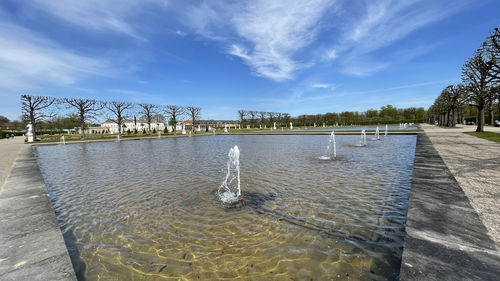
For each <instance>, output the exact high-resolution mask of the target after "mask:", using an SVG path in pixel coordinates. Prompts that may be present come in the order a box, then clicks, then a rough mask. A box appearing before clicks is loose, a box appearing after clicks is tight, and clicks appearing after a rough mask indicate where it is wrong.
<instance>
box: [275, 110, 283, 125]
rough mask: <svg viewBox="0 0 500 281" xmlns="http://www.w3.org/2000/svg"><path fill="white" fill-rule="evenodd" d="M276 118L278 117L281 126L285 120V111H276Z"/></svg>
mask: <svg viewBox="0 0 500 281" xmlns="http://www.w3.org/2000/svg"><path fill="white" fill-rule="evenodd" d="M276 118H277V119H278V126H279V127H281V125H282V121H283V113H281V112H278V113H276Z"/></svg>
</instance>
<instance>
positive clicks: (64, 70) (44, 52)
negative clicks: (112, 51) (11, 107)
mask: <svg viewBox="0 0 500 281" xmlns="http://www.w3.org/2000/svg"><path fill="white" fill-rule="evenodd" d="M0 34H2V36H1V37H0V49H1V50H2V52H0V88H4V89H10V90H16V91H20V90H25V89H27V88H34V87H37V86H41V85H65V86H67V85H71V84H74V83H76V82H77V81H78V80H80V79H84V78H85V77H89V76H95V75H111V74H112V73H113V71H112V69H111V68H110V67H109V65H108V64H107V63H106V62H105V61H103V60H98V59H94V58H89V57H86V56H82V55H78V54H75V53H72V52H70V51H68V50H66V49H65V48H63V47H61V46H59V45H57V44H56V43H54V42H52V41H50V40H48V39H46V38H44V37H43V36H41V35H39V34H37V33H34V32H32V31H29V30H27V29H25V28H22V27H19V26H17V25H14V24H10V23H6V22H0Z"/></svg>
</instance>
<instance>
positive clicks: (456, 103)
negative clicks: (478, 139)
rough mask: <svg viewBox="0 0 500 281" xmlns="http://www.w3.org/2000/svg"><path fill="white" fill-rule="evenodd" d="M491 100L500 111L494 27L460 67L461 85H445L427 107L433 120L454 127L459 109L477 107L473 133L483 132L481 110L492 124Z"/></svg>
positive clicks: (498, 37)
mask: <svg viewBox="0 0 500 281" xmlns="http://www.w3.org/2000/svg"><path fill="white" fill-rule="evenodd" d="M495 103H496V104H497V105H498V106H499V111H500V30H499V29H498V28H495V29H493V30H492V31H491V33H490V35H489V36H488V37H486V40H485V41H484V42H483V43H482V44H481V47H480V48H479V49H477V50H476V51H475V52H474V54H473V56H472V57H471V58H470V59H469V60H468V61H467V62H465V64H464V65H463V67H462V84H458V85H450V86H448V87H446V88H445V89H444V90H443V91H442V92H441V95H440V96H439V97H438V98H437V99H436V100H435V102H434V104H433V105H432V106H431V107H430V108H429V114H430V116H431V117H432V119H433V121H437V122H438V123H439V124H440V125H443V126H455V125H456V124H457V115H459V114H460V112H461V108H463V106H464V105H466V104H468V105H470V106H474V107H476V108H477V128H476V132H483V131H484V124H485V118H484V113H485V110H488V113H489V120H490V124H493V119H494V116H493V109H494V105H495Z"/></svg>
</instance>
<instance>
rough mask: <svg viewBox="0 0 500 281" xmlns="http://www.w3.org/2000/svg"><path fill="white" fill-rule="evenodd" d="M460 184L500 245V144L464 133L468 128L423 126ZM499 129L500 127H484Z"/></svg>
mask: <svg viewBox="0 0 500 281" xmlns="http://www.w3.org/2000/svg"><path fill="white" fill-rule="evenodd" d="M422 128H423V129H424V131H425V133H426V134H427V136H429V138H430V140H431V141H432V143H433V145H434V147H435V148H436V150H437V151H438V152H439V155H440V156H441V157H442V158H443V160H444V162H445V163H446V166H448V169H449V170H450V171H451V173H452V174H453V176H454V177H455V179H456V180H457V182H458V184H459V185H460V187H461V188H462V190H463V191H464V192H465V194H466V195H467V197H468V198H469V200H470V202H471V204H472V207H474V209H475V210H476V212H477V213H478V214H479V217H480V218H481V221H482V222H483V223H484V225H485V226H486V228H487V230H488V234H489V235H490V236H491V237H492V238H493V240H494V241H495V242H496V243H497V245H499V246H500V205H499V202H500V143H496V142H492V141H488V140H485V139H481V138H478V137H474V136H470V135H467V134H464V133H463V132H464V131H474V130H475V126H467V128H465V129H443V128H439V127H436V126H432V125H422ZM485 130H487V131H493V132H499V133H500V128H498V127H497V128H495V127H485Z"/></svg>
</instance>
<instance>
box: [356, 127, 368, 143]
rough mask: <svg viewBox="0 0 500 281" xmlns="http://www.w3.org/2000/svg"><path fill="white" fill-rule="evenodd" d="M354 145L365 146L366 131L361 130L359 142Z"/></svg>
mask: <svg viewBox="0 0 500 281" xmlns="http://www.w3.org/2000/svg"><path fill="white" fill-rule="evenodd" d="M356 146H366V131H365V130H361V135H360V139H359V142H358V144H357V145H356Z"/></svg>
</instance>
